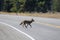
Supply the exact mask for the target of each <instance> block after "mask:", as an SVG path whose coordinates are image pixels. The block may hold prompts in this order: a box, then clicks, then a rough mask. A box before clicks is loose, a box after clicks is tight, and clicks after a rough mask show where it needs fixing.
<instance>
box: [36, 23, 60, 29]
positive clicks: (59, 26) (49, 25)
mask: <svg viewBox="0 0 60 40" xmlns="http://www.w3.org/2000/svg"><path fill="white" fill-rule="evenodd" d="M36 23H38V24H44V25H47V26H53V27H56V28H60V26H57V25H53V24H48V23H42V22H36Z"/></svg>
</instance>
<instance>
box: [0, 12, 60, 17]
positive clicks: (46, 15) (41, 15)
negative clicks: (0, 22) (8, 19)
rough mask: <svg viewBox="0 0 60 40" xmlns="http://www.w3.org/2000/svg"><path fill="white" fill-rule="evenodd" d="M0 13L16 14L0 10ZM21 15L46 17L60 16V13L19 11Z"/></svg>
mask: <svg viewBox="0 0 60 40" xmlns="http://www.w3.org/2000/svg"><path fill="white" fill-rule="evenodd" d="M0 14H9V15H16V13H8V12H0ZM18 15H19V16H35V17H46V18H60V13H58V12H55V13H28V12H25V13H18Z"/></svg>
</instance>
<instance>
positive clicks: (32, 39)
mask: <svg viewBox="0 0 60 40" xmlns="http://www.w3.org/2000/svg"><path fill="white" fill-rule="evenodd" d="M0 23H2V24H4V25H7V26H9V27H11V28H13V29H15V30H17V31H18V32H20V33H22V34H24V35H26V36H27V37H29V38H30V39H31V40H35V39H34V38H33V37H31V36H30V35H28V34H26V33H24V32H22V31H21V30H19V29H17V28H15V27H13V26H11V25H9V24H7V23H4V22H0Z"/></svg>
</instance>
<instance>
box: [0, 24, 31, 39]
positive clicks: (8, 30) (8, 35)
mask: <svg viewBox="0 0 60 40" xmlns="http://www.w3.org/2000/svg"><path fill="white" fill-rule="evenodd" d="M24 39H25V40H31V39H30V38H29V37H27V36H26V35H24V34H23V33H21V32H19V31H17V30H16V29H14V28H12V27H10V26H8V25H7V24H4V23H0V40H24Z"/></svg>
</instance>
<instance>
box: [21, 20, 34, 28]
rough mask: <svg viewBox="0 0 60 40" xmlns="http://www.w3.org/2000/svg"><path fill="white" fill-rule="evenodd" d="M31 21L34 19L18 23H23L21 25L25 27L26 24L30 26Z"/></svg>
mask: <svg viewBox="0 0 60 40" xmlns="http://www.w3.org/2000/svg"><path fill="white" fill-rule="evenodd" d="M32 22H34V19H31V20H24V21H22V22H21V23H20V25H23V27H26V28H27V26H28V25H30V27H32V26H31V23H32Z"/></svg>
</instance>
